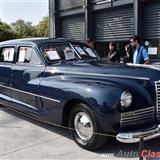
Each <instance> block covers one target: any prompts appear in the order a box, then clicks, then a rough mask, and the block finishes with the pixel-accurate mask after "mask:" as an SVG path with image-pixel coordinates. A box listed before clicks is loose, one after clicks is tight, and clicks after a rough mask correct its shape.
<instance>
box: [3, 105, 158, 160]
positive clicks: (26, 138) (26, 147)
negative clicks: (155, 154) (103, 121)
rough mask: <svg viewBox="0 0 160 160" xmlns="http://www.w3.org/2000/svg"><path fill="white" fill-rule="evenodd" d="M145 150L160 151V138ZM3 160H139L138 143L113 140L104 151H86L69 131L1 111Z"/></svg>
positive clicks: (11, 112) (149, 144) (149, 143)
mask: <svg viewBox="0 0 160 160" xmlns="http://www.w3.org/2000/svg"><path fill="white" fill-rule="evenodd" d="M145 148H146V149H149V150H157V149H158V148H159V150H160V138H157V139H155V140H152V141H149V142H145ZM0 159H1V160H13V159H15V160H22V159H23V160H28V159H32V160H34V159H35V160H51V159H70V160H73V159H86V160H89V159H92V160H94V159H95V160H97V159H102V160H109V159H111V160H114V159H115V160H120V159H122V160H124V159H125V160H138V144H122V143H119V142H117V141H115V140H113V139H110V140H109V141H108V143H107V144H106V145H105V146H104V147H103V148H102V149H100V150H98V151H95V152H90V151H86V150H84V149H82V148H80V147H79V146H77V145H76V144H75V142H74V141H73V140H72V139H71V136H70V135H69V132H68V131H67V130H65V129H61V128H57V127H54V126H52V125H48V124H44V123H41V122H38V121H36V120H33V119H30V118H28V117H25V116H22V115H19V114H17V113H15V112H13V111H11V110H9V109H7V108H0ZM154 160H155V159H154Z"/></svg>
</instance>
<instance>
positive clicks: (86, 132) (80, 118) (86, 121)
mask: <svg viewBox="0 0 160 160" xmlns="http://www.w3.org/2000/svg"><path fill="white" fill-rule="evenodd" d="M74 127H75V130H76V133H77V134H78V136H79V137H80V138H81V139H83V140H87V141H88V140H90V139H91V138H92V136H93V124H92V121H91V119H90V117H89V116H88V115H87V114H86V113H85V112H79V113H77V114H76V116H75V119H74Z"/></svg>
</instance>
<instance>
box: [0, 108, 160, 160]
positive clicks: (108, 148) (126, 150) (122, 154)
mask: <svg viewBox="0 0 160 160" xmlns="http://www.w3.org/2000/svg"><path fill="white" fill-rule="evenodd" d="M0 110H2V111H4V112H6V113H8V114H11V115H12V116H15V117H18V118H19V119H22V120H25V121H27V122H30V123H32V124H34V125H37V126H39V127H42V128H44V129H46V130H49V131H51V132H54V133H56V134H59V135H62V136H64V137H66V138H68V139H72V136H71V135H70V134H69V131H68V129H64V128H63V127H57V126H55V125H51V124H47V123H44V122H41V121H38V120H35V119H32V118H30V117H27V116H24V115H22V114H19V113H17V112H15V111H13V110H10V109H8V108H3V107H2V108H0ZM16 120H17V119H16ZM12 122H13V121H12ZM72 140H73V139H72ZM144 149H145V150H151V151H159V150H158V149H160V137H159V138H156V139H153V140H150V141H147V142H144ZM93 152H94V153H97V154H100V155H101V156H102V157H104V158H105V159H107V158H108V159H109V158H138V157H139V144H138V143H136V144H124V143H120V142H118V141H117V140H116V139H114V138H108V140H107V142H106V144H105V146H104V147H102V148H101V149H98V150H96V151H93ZM147 160H149V159H147ZM155 160H156V159H155Z"/></svg>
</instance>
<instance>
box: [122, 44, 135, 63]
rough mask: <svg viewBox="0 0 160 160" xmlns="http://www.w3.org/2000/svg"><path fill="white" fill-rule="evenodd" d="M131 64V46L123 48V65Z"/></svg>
mask: <svg viewBox="0 0 160 160" xmlns="http://www.w3.org/2000/svg"><path fill="white" fill-rule="evenodd" d="M132 62H133V48H132V46H131V44H127V45H126V46H125V57H124V59H123V63H132Z"/></svg>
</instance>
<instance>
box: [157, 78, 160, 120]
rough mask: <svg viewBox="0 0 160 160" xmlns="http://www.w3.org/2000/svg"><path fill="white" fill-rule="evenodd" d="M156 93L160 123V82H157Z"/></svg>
mask: <svg viewBox="0 0 160 160" xmlns="http://www.w3.org/2000/svg"><path fill="white" fill-rule="evenodd" d="M156 93H157V119H158V121H159V122H160V81H157V82H156Z"/></svg>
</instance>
